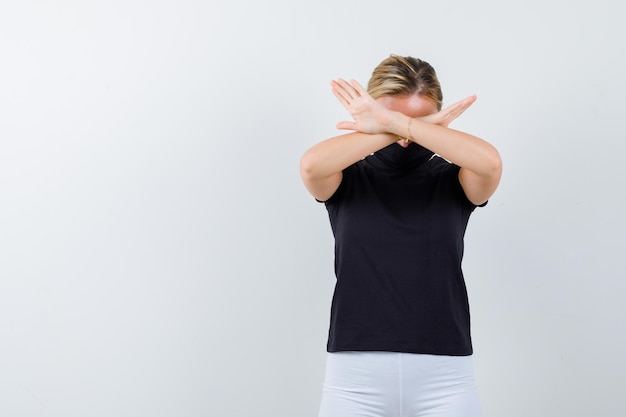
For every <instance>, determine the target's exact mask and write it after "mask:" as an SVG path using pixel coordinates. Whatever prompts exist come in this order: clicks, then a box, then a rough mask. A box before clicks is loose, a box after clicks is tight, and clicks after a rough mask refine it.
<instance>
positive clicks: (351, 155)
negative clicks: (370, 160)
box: [300, 132, 398, 180]
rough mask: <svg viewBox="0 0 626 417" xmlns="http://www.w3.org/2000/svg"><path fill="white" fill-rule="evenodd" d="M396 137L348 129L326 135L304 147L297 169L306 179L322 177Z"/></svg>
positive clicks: (392, 141)
mask: <svg viewBox="0 0 626 417" xmlns="http://www.w3.org/2000/svg"><path fill="white" fill-rule="evenodd" d="M397 140H398V137H397V136H396V135H392V134H385V133H383V134H376V135H371V134H367V133H358V132H355V133H348V134H345V135H340V136H335V137H332V138H330V139H326V140H325V141H322V142H320V143H318V144H316V145H314V146H313V147H311V148H310V149H309V150H307V151H306V152H305V153H304V155H302V158H301V159H300V173H301V175H302V177H303V178H304V179H305V180H306V179H310V180H316V179H324V178H327V177H329V176H332V175H334V174H336V173H340V172H341V171H343V170H344V169H345V168H347V167H349V166H350V165H352V164H354V163H355V162H358V161H360V160H361V159H363V158H365V157H366V156H368V155H370V154H371V153H373V152H376V151H378V150H380V149H382V148H384V147H385V146H388V145H390V144H392V143H394V142H396V141H397Z"/></svg>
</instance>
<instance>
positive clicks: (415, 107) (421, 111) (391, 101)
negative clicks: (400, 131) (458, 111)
mask: <svg viewBox="0 0 626 417" xmlns="http://www.w3.org/2000/svg"><path fill="white" fill-rule="evenodd" d="M376 100H377V101H379V102H380V103H381V104H382V105H383V106H385V107H387V108H388V109H389V110H393V111H397V112H400V113H402V114H404V115H406V116H409V117H412V118H416V117H424V116H428V115H429V114H434V113H437V112H438V111H439V110H437V104H436V103H435V102H434V101H432V100H431V99H429V98H427V97H424V96H420V95H419V94H410V95H409V94H403V95H397V96H381V97H378V98H377V99H376ZM397 143H398V144H399V145H401V146H402V147H404V148H406V147H407V146H409V143H408V142H406V141H404V140H403V139H399V140H398V142H397Z"/></svg>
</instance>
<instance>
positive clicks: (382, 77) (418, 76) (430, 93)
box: [367, 55, 443, 110]
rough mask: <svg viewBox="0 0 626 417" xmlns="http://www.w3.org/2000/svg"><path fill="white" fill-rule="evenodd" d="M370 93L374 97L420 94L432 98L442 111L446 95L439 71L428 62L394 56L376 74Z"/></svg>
mask: <svg viewBox="0 0 626 417" xmlns="http://www.w3.org/2000/svg"><path fill="white" fill-rule="evenodd" d="M367 92H368V93H369V94H370V95H371V96H372V97H373V98H378V97H381V96H395V95H401V94H418V95H421V96H424V97H426V98H429V99H430V100H432V101H433V102H434V103H435V104H436V105H437V109H438V110H441V106H442V103H443V93H442V92H441V85H440V84H439V79H438V78H437V74H436V73H435V69H434V68H433V67H432V66H431V65H430V64H429V63H428V62H426V61H422V60H421V59H417V58H413V57H410V56H405V57H402V56H398V55H390V56H389V58H386V59H385V60H383V61H382V62H381V63H380V64H378V66H377V67H376V68H374V71H373V72H372V76H371V78H370V80H369V82H368V84H367Z"/></svg>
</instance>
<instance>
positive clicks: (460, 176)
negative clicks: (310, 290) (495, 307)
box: [300, 55, 502, 417]
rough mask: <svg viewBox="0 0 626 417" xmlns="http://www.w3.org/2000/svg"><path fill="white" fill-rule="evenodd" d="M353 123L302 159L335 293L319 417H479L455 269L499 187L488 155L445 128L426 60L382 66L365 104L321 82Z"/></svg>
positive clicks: (350, 86)
mask: <svg viewBox="0 0 626 417" xmlns="http://www.w3.org/2000/svg"><path fill="white" fill-rule="evenodd" d="M331 85H332V91H333V93H334V95H335V96H336V97H337V99H338V100H339V102H340V103H341V104H342V105H343V106H344V107H345V108H346V109H347V110H348V112H349V113H350V115H351V116H352V118H353V119H354V120H353V121H344V122H340V123H338V124H337V128H338V129H346V130H353V131H354V132H353V133H348V134H345V135H341V136H337V137H333V138H330V139H327V140H325V141H323V142H320V143H318V144H317V145H315V146H313V147H312V148H310V149H309V150H308V151H306V152H305V154H304V155H303V156H302V159H301V164H300V169H301V176H302V180H303V182H304V184H305V186H306V188H307V189H308V191H309V192H310V193H311V195H312V196H313V197H315V198H316V199H317V200H318V201H320V202H324V203H325V205H326V208H327V210H328V214H329V219H330V223H331V228H332V231H333V234H334V237H335V273H336V276H337V282H336V286H335V292H334V295H333V301H332V306H331V322H330V330H329V337H328V345H327V350H328V357H327V366H326V378H325V382H324V392H323V396H322V402H321V407H320V417H353V416H381V417H382V416H385V417H387V416H402V417H418V416H438V417H443V416H446V417H461V416H463V417H475V416H479V415H480V405H479V401H478V396H477V393H476V388H475V384H474V378H473V368H472V362H471V360H472V359H471V355H472V353H473V350H472V344H471V336H470V316H469V304H468V300H467V292H466V288H465V284H464V279H463V273H462V270H461V260H462V256H463V236H464V233H465V229H466V226H467V222H468V220H469V217H470V214H471V213H472V211H473V210H474V209H475V208H476V207H477V206H483V205H485V204H486V202H487V200H488V199H489V198H490V197H491V195H492V194H493V193H494V191H495V190H496V188H497V186H498V183H499V181H500V176H501V171H502V168H501V166H502V165H501V160H500V156H499V154H498V152H497V150H496V149H495V148H494V147H493V146H492V145H490V144H489V143H487V142H485V141H484V140H482V139H479V138H477V137H475V136H472V135H470V134H467V133H463V132H460V131H456V130H452V129H450V128H448V124H449V123H450V122H451V121H453V120H454V119H455V118H457V117H458V116H459V115H460V114H462V113H463V112H464V111H465V110H466V109H467V108H468V107H469V106H470V105H471V104H472V103H474V101H475V100H476V97H475V96H472V97H468V98H466V99H464V100H461V101H459V102H458V103H456V104H453V105H452V106H450V107H448V108H446V109H444V110H441V107H442V99H443V96H442V92H441V87H440V85H439V81H438V79H437V75H436V73H435V71H434V69H433V68H432V67H431V66H430V65H429V64H428V63H427V62H425V61H422V60H420V59H416V58H412V57H400V56H395V55H391V56H390V57H389V58H387V59H385V60H383V61H382V62H381V63H380V64H379V65H378V66H377V67H376V68H375V70H374V72H373V74H372V77H371V79H370V80H369V83H368V88H367V91H366V90H365V89H364V88H363V87H362V86H361V85H360V84H359V83H358V82H356V81H354V80H353V81H351V82H349V83H348V82H346V81H344V80H342V79H338V80H336V81H332V82H331Z"/></svg>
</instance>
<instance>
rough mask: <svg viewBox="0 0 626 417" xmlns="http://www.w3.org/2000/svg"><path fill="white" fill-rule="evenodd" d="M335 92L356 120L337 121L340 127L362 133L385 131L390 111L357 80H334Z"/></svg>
mask: <svg viewBox="0 0 626 417" xmlns="http://www.w3.org/2000/svg"><path fill="white" fill-rule="evenodd" d="M331 84H332V87H333V94H334V95H335V97H337V99H338V100H339V102H340V103H341V104H342V105H343V107H344V108H345V109H346V110H348V113H350V116H352V119H354V121H351V122H350V121H343V122H339V123H337V128H338V129H346V130H356V131H358V132H362V133H384V132H385V126H386V124H387V123H388V120H389V117H390V111H389V110H388V109H387V108H385V107H384V106H383V105H382V104H380V103H379V102H377V101H376V100H374V99H373V98H372V96H370V95H369V94H368V93H367V91H366V90H365V89H364V88H363V87H362V86H361V85H360V84H359V83H358V82H356V81H354V80H352V81H351V83H350V84H348V83H347V82H346V81H344V80H342V79H339V80H337V81H332V83H331Z"/></svg>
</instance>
